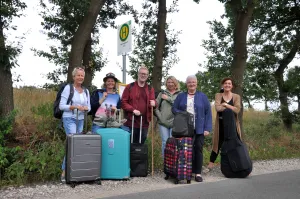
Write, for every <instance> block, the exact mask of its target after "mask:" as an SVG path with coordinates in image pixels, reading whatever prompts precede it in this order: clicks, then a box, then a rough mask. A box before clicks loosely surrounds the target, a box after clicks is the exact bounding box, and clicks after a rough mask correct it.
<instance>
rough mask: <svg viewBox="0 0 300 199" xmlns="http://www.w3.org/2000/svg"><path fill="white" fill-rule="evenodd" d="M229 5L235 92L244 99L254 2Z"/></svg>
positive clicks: (241, 122)
mask: <svg viewBox="0 0 300 199" xmlns="http://www.w3.org/2000/svg"><path fill="white" fill-rule="evenodd" d="M229 5H230V7H231V9H232V11H233V13H234V15H235V16H234V20H235V26H234V32H233V42H234V47H233V61H232V65H231V74H232V78H233V80H234V83H235V88H234V92H235V93H237V94H239V95H240V96H241V98H242V99H243V77H244V73H245V69H246V61H247V46H246V45H247V32H248V28H249V24H250V21H251V18H252V14H253V10H254V3H253V1H252V0H248V3H247V7H246V8H244V9H243V8H242V5H241V1H240V0H232V1H229ZM243 111H244V108H243V100H241V111H240V113H239V120H240V125H241V130H242V132H243Z"/></svg>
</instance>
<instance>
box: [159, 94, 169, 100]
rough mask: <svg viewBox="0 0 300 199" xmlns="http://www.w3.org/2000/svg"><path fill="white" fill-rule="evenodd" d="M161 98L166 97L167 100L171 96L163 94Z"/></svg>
mask: <svg viewBox="0 0 300 199" xmlns="http://www.w3.org/2000/svg"><path fill="white" fill-rule="evenodd" d="M161 98H162V99H164V100H167V99H168V98H169V97H168V96H167V95H166V94H162V95H161Z"/></svg>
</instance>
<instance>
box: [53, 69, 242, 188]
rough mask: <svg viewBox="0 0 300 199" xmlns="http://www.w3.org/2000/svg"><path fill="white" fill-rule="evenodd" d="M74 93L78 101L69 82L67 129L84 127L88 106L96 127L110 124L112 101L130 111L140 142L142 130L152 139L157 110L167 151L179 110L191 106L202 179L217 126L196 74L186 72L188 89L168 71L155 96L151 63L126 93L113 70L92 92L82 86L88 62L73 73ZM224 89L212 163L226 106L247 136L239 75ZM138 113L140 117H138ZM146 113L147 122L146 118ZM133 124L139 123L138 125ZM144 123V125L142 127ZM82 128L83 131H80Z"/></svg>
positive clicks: (73, 130) (127, 125)
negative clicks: (105, 116)
mask: <svg viewBox="0 0 300 199" xmlns="http://www.w3.org/2000/svg"><path fill="white" fill-rule="evenodd" d="M72 75H73V80H74V82H73V85H72V86H73V87H74V96H73V99H72V103H71V104H68V103H67V100H68V96H69V92H70V86H71V85H67V86H66V87H65V88H64V90H63V92H62V95H61V101H60V105H59V108H60V109H61V110H62V111H63V116H62V120H63V125H64V129H65V132H66V134H74V133H78V132H82V131H83V123H84V112H85V111H88V112H90V113H91V114H92V117H93V126H92V131H93V132H96V131H97V130H98V129H100V128H104V127H105V126H104V124H103V123H101V120H99V117H101V113H104V112H105V110H106V109H107V105H108V104H109V105H110V109H111V110H112V111H116V110H117V109H123V111H124V113H125V114H124V115H125V116H126V118H125V119H126V122H124V124H122V126H121V128H122V129H124V130H126V131H128V132H130V133H131V132H132V128H133V133H134V136H133V137H134V140H133V142H135V143H137V142H139V133H140V130H141V132H142V139H141V143H142V144H144V143H145V141H146V139H147V134H148V127H149V123H150V122H151V116H152V110H154V114H155V116H156V117H157V121H158V125H159V132H160V135H161V140H162V155H164V148H165V145H166V141H167V139H168V138H170V137H171V136H172V127H173V120H174V114H176V113H177V112H181V111H187V112H189V113H191V114H193V115H194V121H195V122H194V132H195V136H194V144H193V153H194V157H195V158H194V162H193V171H194V173H195V180H196V181H197V182H202V181H203V179H202V176H201V172H202V165H203V145H204V137H205V136H209V135H210V132H211V131H212V112H211V105H210V102H209V100H208V98H207V96H206V95H205V94H204V93H202V92H200V91H197V78H196V76H195V75H190V76H188V77H187V78H186V86H187V92H181V91H180V88H179V82H178V80H177V79H176V78H175V77H173V76H170V77H167V79H166V81H165V90H163V91H161V92H160V93H159V94H158V96H157V97H156V99H155V92H154V89H153V88H152V87H151V86H150V85H148V84H147V79H148V77H149V71H148V69H147V67H145V66H141V67H140V68H139V70H138V79H137V80H136V81H135V82H133V83H131V84H128V85H127V86H126V88H125V89H124V91H123V94H122V96H120V95H119V94H118V93H117V89H116V86H117V83H118V82H119V80H118V79H117V78H116V77H115V75H114V74H113V73H108V74H107V75H106V76H105V77H104V79H103V83H104V84H103V87H104V88H103V89H98V90H97V92H93V94H92V96H90V94H89V92H88V90H87V89H85V88H84V87H83V86H82V83H83V81H84V76H85V72H84V69H83V68H80V67H77V68H75V69H74V71H73V73H72ZM221 87H222V89H223V92H222V93H217V94H216V96H215V109H216V111H217V114H216V119H215V127H214V133H213V146H212V152H211V155H210V163H209V165H208V168H212V167H213V166H214V162H215V160H216V158H217V156H218V153H219V150H220V148H221V146H222V143H223V141H224V129H223V126H222V121H223V118H222V112H223V111H224V110H229V111H232V112H233V113H234V115H235V117H234V118H233V119H234V120H235V123H236V127H237V133H238V137H239V138H241V131H240V127H239V120H238V117H237V114H238V113H239V111H240V100H241V99H240V96H239V95H237V94H234V93H232V89H233V80H232V79H231V78H225V79H223V80H222V81H221ZM75 109H77V110H78V120H79V122H78V126H77V128H76V114H75V113H74V110H75ZM132 116H135V117H134V121H132V118H133V117H132ZM140 116H142V118H143V119H142V124H140V121H141V120H140V119H139V118H140ZM132 124H133V125H132ZM140 128H142V129H140ZM76 129H77V131H78V132H76ZM64 170H65V164H64V163H63V165H62V178H61V179H64V175H65V173H64Z"/></svg>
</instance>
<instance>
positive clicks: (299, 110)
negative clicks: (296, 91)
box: [297, 95, 300, 113]
mask: <svg viewBox="0 0 300 199" xmlns="http://www.w3.org/2000/svg"><path fill="white" fill-rule="evenodd" d="M297 100H298V112H299V113H300V95H298V96H297Z"/></svg>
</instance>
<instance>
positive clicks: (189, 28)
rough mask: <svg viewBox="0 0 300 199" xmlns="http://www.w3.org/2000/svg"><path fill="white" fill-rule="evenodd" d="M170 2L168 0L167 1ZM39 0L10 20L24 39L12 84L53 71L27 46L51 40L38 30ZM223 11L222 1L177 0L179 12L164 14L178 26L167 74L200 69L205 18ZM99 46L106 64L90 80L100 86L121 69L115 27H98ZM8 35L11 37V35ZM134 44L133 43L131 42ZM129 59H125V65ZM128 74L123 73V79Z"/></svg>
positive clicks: (39, 80)
mask: <svg viewBox="0 0 300 199" xmlns="http://www.w3.org/2000/svg"><path fill="white" fill-rule="evenodd" d="M131 2H133V3H134V4H136V5H138V6H140V3H139V2H141V1H137V0H131ZM168 2H170V1H168ZM38 3H39V0H26V4H27V9H26V10H25V17H22V18H19V19H15V20H14V22H13V23H14V24H16V25H17V26H18V31H15V32H14V33H13V36H21V35H22V34H23V33H26V39H25V40H24V41H23V42H22V43H23V51H22V53H21V55H20V56H19V59H18V63H19V65H20V67H18V68H16V69H14V70H13V71H14V72H15V73H16V74H19V75H21V79H22V81H21V82H19V83H17V84H15V85H35V86H40V85H43V84H44V83H45V82H47V80H46V78H45V77H44V74H46V73H48V72H50V71H53V69H54V68H55V66H54V64H51V63H49V62H48V60H47V59H44V58H40V57H37V56H34V54H33V52H32V51H31V50H30V49H31V48H36V49H42V50H49V45H50V44H52V43H53V41H50V40H47V37H46V35H44V34H43V33H42V32H41V31H42V30H43V29H42V26H41V21H42V18H41V17H40V16H39V10H41V9H40V7H39V5H38ZM223 12H224V9H223V5H222V4H221V3H219V1H217V0H201V3H200V4H196V3H194V2H193V0H180V1H179V13H176V14H173V15H172V16H168V19H167V20H168V21H170V20H171V21H172V28H174V29H175V30H182V34H181V35H180V36H179V37H180V38H179V40H180V42H181V43H180V44H178V46H177V48H178V57H179V58H180V61H179V63H178V64H177V65H176V66H174V67H173V68H172V69H171V70H170V75H174V76H175V77H177V78H178V79H180V80H185V78H186V77H187V76H188V75H190V74H194V73H196V72H197V71H198V70H201V69H200V68H199V66H198V63H199V62H203V61H204V60H205V56H204V53H203V48H202V47H201V46H200V45H201V41H202V40H203V39H206V38H208V33H209V26H208V24H207V23H206V22H207V21H209V20H213V19H220V16H221V15H222V13H223ZM130 19H131V17H130V16H121V17H118V18H117V19H116V24H117V25H119V24H122V23H124V22H126V21H128V20H130ZM100 32H101V38H100V46H101V47H103V50H104V54H105V56H106V57H107V59H108V61H109V62H108V64H107V65H106V67H105V68H103V69H102V71H101V72H98V73H97V74H96V77H95V79H94V81H93V84H95V85H97V86H100V85H101V84H102V79H103V77H104V75H105V74H106V73H108V72H114V73H115V74H116V76H117V77H118V78H119V79H120V80H122V71H121V70H120V68H119V67H118V66H117V63H119V64H120V65H122V57H121V56H117V30H116V29H112V28H107V29H101V30H100ZM10 38H13V37H12V36H11V37H10ZM133 47H134V45H133ZM128 65H129V63H128V62H127V67H128ZM131 81H132V78H131V77H130V76H128V75H127V81H126V83H128V82H131Z"/></svg>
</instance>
